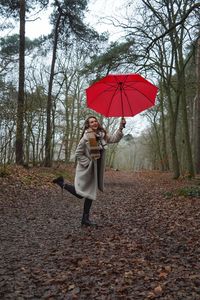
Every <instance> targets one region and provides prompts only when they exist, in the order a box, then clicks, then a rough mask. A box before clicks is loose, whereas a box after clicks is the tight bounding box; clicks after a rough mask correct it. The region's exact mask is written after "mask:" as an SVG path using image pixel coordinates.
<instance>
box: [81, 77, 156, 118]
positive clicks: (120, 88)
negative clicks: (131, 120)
mask: <svg viewBox="0 0 200 300" xmlns="http://www.w3.org/2000/svg"><path fill="white" fill-rule="evenodd" d="M157 91H158V88H157V87H156V86H155V85H153V84H152V83H150V82H149V81H148V80H146V79H145V78H143V77H142V76H140V75H138V74H124V75H117V74H116V75H115V74H110V75H107V76H106V77H104V78H102V79H100V80H99V81H97V82H95V83H94V84H92V85H91V86H90V87H88V88H87V89H86V95H87V106H88V107H89V108H91V109H93V110H95V111H96V112H98V113H100V114H102V115H104V116H105V117H131V116H134V115H136V114H138V113H140V112H142V111H143V110H145V109H147V108H149V107H151V106H153V105H155V98H156V94H157Z"/></svg>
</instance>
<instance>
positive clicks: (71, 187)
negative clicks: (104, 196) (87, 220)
mask: <svg viewBox="0 0 200 300" xmlns="http://www.w3.org/2000/svg"><path fill="white" fill-rule="evenodd" d="M64 189H65V190H67V191H68V192H70V193H71V194H72V195H74V196H75V197H77V198H79V199H83V197H82V196H80V195H79V194H77V192H76V190H75V187H74V185H72V184H69V183H65V184H64ZM91 205H92V200H91V199H88V198H85V202H84V208H83V212H84V214H89V212H90V208H91Z"/></svg>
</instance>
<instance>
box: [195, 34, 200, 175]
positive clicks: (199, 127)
mask: <svg viewBox="0 0 200 300" xmlns="http://www.w3.org/2000/svg"><path fill="white" fill-rule="evenodd" d="M196 80H197V81H196V82H197V85H196V87H197V90H196V97H195V104H196V105H195V106H196V107H195V108H196V110H195V115H196V118H195V121H196V122H195V125H196V126H195V131H196V134H195V137H196V139H195V149H196V151H195V169H196V173H197V174H200V37H199V38H198V40H197V43H196Z"/></svg>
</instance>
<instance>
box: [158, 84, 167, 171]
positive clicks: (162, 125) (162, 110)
mask: <svg viewBox="0 0 200 300" xmlns="http://www.w3.org/2000/svg"><path fill="white" fill-rule="evenodd" d="M163 102H164V97H163V87H162V86H161V87H160V109H161V116H162V118H161V131H162V142H161V143H162V159H163V166H164V171H168V170H169V160H168V154H167V142H166V130H165V114H164V105H163Z"/></svg>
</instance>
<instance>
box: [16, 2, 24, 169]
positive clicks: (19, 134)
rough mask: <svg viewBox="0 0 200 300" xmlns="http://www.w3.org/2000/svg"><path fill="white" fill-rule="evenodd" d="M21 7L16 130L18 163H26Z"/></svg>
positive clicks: (21, 8) (22, 10)
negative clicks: (24, 150) (24, 149)
mask: <svg viewBox="0 0 200 300" xmlns="http://www.w3.org/2000/svg"><path fill="white" fill-rule="evenodd" d="M19 5H20V40H19V91H18V100H17V128H16V147H15V154H16V163H17V164H19V165H23V163H24V157H23V156H24V154H23V148H24V78H25V76H24V72H25V5H26V3H25V0H20V1H19Z"/></svg>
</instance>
